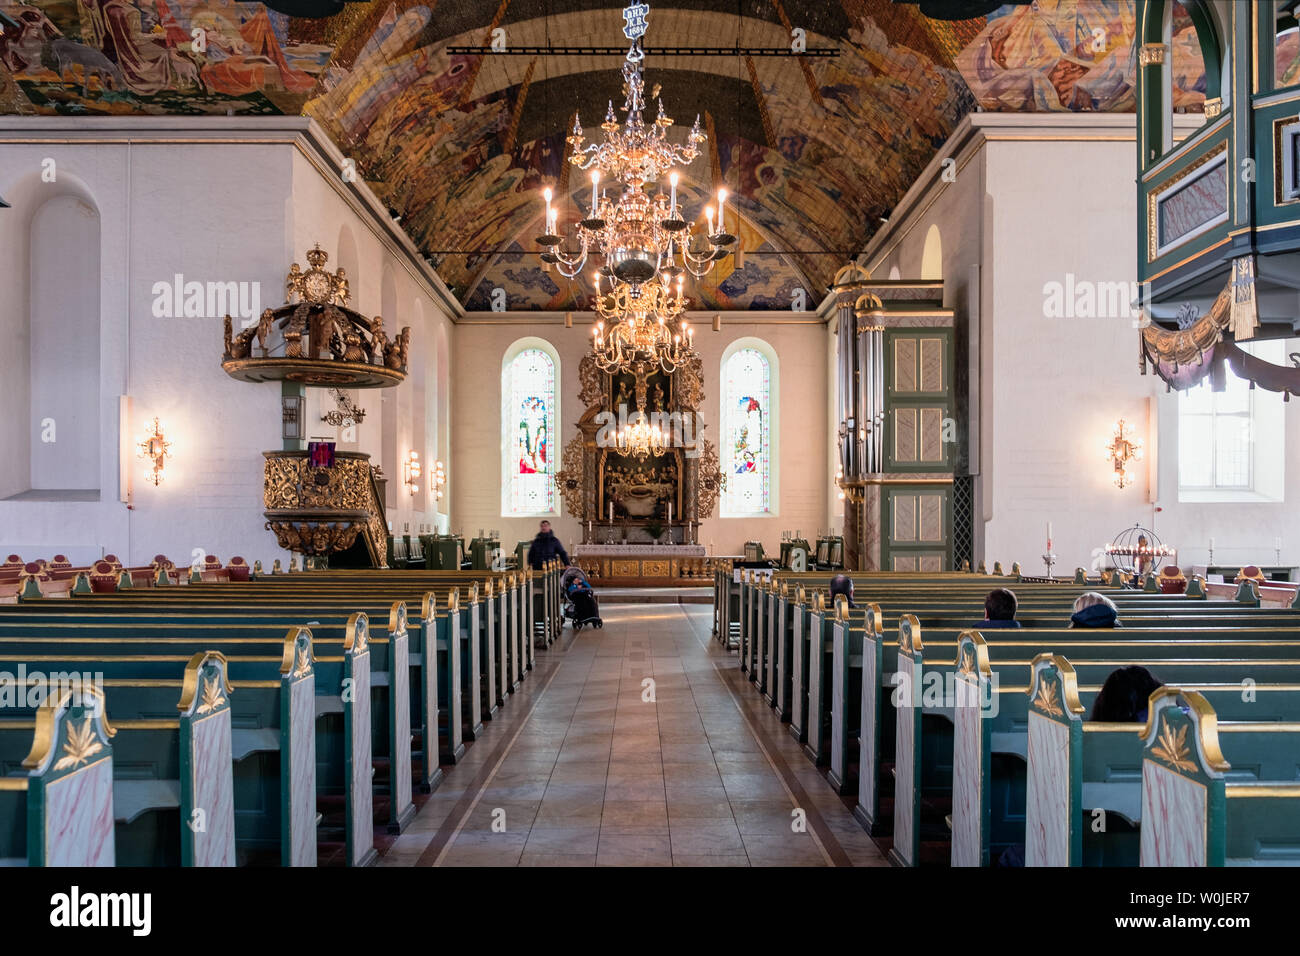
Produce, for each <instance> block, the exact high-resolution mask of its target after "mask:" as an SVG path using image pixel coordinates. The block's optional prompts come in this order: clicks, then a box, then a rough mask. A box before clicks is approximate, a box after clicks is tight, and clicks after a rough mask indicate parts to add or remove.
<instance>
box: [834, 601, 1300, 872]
mask: <svg viewBox="0 0 1300 956" xmlns="http://www.w3.org/2000/svg"><path fill="white" fill-rule="evenodd" d="M988 633H989V634H990V635H992V634H993V633H994V632H992V631H990V632H988ZM1014 633H1017V632H1010V631H1003V632H1001V634H1000V635H999V636H1004V635H1006V634H1014ZM1022 633H1023V632H1022ZM1044 633H1045V632H1038V633H1037V634H1035V632H1029V634H1030V635H1035V639H1034V640H1033V641H1032V642H1031V643H1030V646H1029V651H1030V652H1031V653H1032V654H1033V656H1029V657H1027V656H1026V650H1025V644H1024V642H1023V641H1015V642H1006V643H998V642H993V641H989V640H987V639H985V643H984V645H983V648H984V650H983V653H984V655H985V660H987V664H988V667H989V675H988V680H989V684H988V685H981V687H980V692H981V693H983V694H984V695H985V696H984V697H983V698H982V699H981V701H980V705H979V706H977V707H975V708H974V712H975V713H976V714H977V715H978V717H979V718H980V721H979V725H978V726H977V727H976V728H975V729H974V730H972V729H971V726H970V724H971V720H970V713H962V711H968V712H969V711H971V710H972V708H970V707H969V706H968V707H962V708H958V707H956V706H955V700H956V695H957V676H958V675H959V674H961V673H962V672H963V670H965V669H968V668H969V667H971V666H972V661H973V660H974V661H979V660H980V657H979V655H978V654H977V655H976V656H975V657H974V658H972V655H971V647H970V646H969V645H961V646H960V650H959V651H958V653H956V654H953V653H951V652H950V651H949V650H948V647H949V646H950V645H945V646H944V649H943V650H940V651H938V652H937V653H936V652H935V651H936V649H935V647H933V646H932V645H929V644H925V645H923V644H922V641H921V627H920V624H919V622H917V621H916V620H915V619H914V618H912V619H908V618H905V619H904V621H903V623H902V624H900V627H899V639H898V664H897V671H896V676H895V677H894V678H893V679H892V680H891V683H896V684H897V686H896V687H894V688H893V689H892V690H891V695H890V697H891V700H890V703H891V704H892V705H893V707H894V709H895V711H896V713H895V718H896V738H895V747H894V753H893V758H894V772H893V780H894V788H895V789H894V800H893V822H894V834H895V836H894V851H893V853H894V854H895V859H896V861H897V862H900V863H902V864H904V865H915V864H916V863H917V862H919V853H920V843H921V825H922V820H921V809H922V798H923V795H928V796H929V797H930V798H931V799H935V798H938V799H943V798H945V797H947V796H949V795H954V794H957V793H960V794H961V795H962V800H963V801H968V802H969V801H974V803H975V805H976V806H977V807H978V812H979V813H980V815H981V818H987V817H988V816H990V815H991V816H992V818H993V819H992V820H991V822H990V823H989V831H988V832H990V833H992V832H994V831H996V830H998V828H999V825H1000V822H1001V821H1000V819H999V814H998V811H997V810H996V809H994V810H992V813H991V814H990V812H989V809H988V808H991V807H998V806H1001V807H1005V805H1006V803H1007V802H1008V800H1007V799H1006V790H1005V789H1000V788H999V787H998V786H997V783H998V781H997V779H996V777H997V774H996V773H994V774H993V775H992V779H989V780H988V781H987V782H988V783H989V786H988V787H985V786H983V785H982V782H981V780H980V779H979V778H975V779H966V778H963V779H962V780H960V781H958V779H957V777H956V771H955V770H954V761H955V760H956V757H955V754H956V753H957V752H959V751H963V750H964V751H965V752H967V753H969V752H970V751H971V750H972V749H973V750H974V752H976V753H979V754H981V762H982V761H983V757H982V754H983V753H984V752H988V753H989V754H991V755H997V754H1010V755H1013V756H1015V757H1018V758H1019V759H1020V760H1021V761H1023V760H1024V759H1025V757H1026V754H1027V751H1028V743H1027V740H1026V735H1025V726H1026V722H1027V718H1026V717H1025V710H1024V709H1023V708H1021V707H1018V706H1017V704H1019V703H1020V701H1019V700H1018V698H1019V697H1023V694H1024V689H1025V688H1028V687H1029V686H1030V684H1031V681H1030V679H1031V674H1032V668H1033V663H1034V660H1035V659H1037V657H1038V654H1039V653H1040V652H1041V649H1042V648H1044V647H1050V648H1054V649H1056V650H1057V651H1058V652H1060V653H1061V654H1063V655H1065V656H1066V657H1068V658H1069V659H1070V660H1071V661H1072V662H1073V663H1074V666H1075V670H1076V672H1077V673H1078V674H1080V675H1083V679H1086V681H1087V682H1088V683H1094V684H1096V685H1098V686H1100V684H1101V683H1103V682H1104V681H1105V678H1106V677H1107V676H1108V675H1109V674H1110V672H1111V671H1113V670H1114V669H1115V668H1116V667H1118V666H1123V665H1128V664H1140V665H1143V666H1149V667H1151V668H1152V669H1153V670H1155V672H1156V673H1157V674H1158V675H1159V676H1160V677H1162V678H1163V679H1165V680H1170V681H1177V682H1182V683H1205V682H1221V681H1225V680H1232V679H1239V678H1241V677H1245V676H1251V677H1253V678H1254V679H1255V680H1257V681H1261V682H1270V683H1284V682H1289V681H1300V656H1298V655H1297V651H1298V650H1300V641H1295V640H1286V639H1284V638H1272V639H1270V638H1268V637H1266V636H1264V632H1252V631H1249V630H1236V629H1222V628H1219V629H1214V633H1215V634H1216V636H1217V639H1213V640H1201V639H1199V638H1198V637H1196V636H1195V635H1196V633H1197V632H1195V631H1188V632H1181V631H1173V630H1167V631H1165V634H1166V635H1169V636H1167V637H1165V638H1162V637H1161V632H1160V631H1159V630H1156V629H1152V630H1144V631H1136V630H1134V631H1131V632H1130V635H1131V638H1132V639H1131V640H1130V641H1128V642H1124V641H1108V642H1105V644H1104V645H1103V644H1099V643H1098V642H1096V641H1093V640H1089V639H1088V638H1087V637H1083V638H1082V639H1080V635H1081V634H1086V633H1087V632H1080V631H1066V632H1058V634H1057V635H1056V636H1055V637H1054V638H1052V637H1049V639H1047V640H1041V639H1039V638H1041V637H1042V636H1043V634H1044ZM1094 633H1095V632H1094ZM973 634H974V632H966V635H970V636H973ZM1070 635H1073V636H1074V639H1073V640H1071V639H1070ZM1185 635H1191V636H1185ZM1231 635H1237V638H1236V639H1234V638H1233V637H1232V636H1231ZM964 637H965V635H964ZM873 643H875V642H874V641H870V640H868V641H867V642H866V645H867V648H868V652H866V653H864V661H865V660H867V658H868V653H869V649H870V646H871V644H873ZM994 680H996V682H997V683H996V685H994V684H993V681H994ZM932 691H933V694H932ZM1004 703H1005V705H1006V706H1005V708H1004ZM974 733H978V734H979V735H981V741H982V740H983V739H984V737H987V740H988V745H987V747H986V748H983V747H979V746H976V745H974V743H973V742H972V741H971V739H970V737H971V735H972V734H974ZM958 735H960V736H958ZM864 739H865V734H864ZM862 759H863V764H862V766H863V767H864V768H865V767H867V766H870V764H871V759H872V755H871V754H870V750H869V747H868V750H867V753H866V755H865V756H864V757H863V758H862ZM968 763H969V761H968ZM879 765H880V761H876V766H877V767H879ZM865 774H866V772H865V770H864V771H863V773H862V774H860V777H859V779H860V794H861V793H863V792H865V791H866V790H867V784H868V781H867V779H866V775H865ZM876 778H877V786H878V782H879V770H877V771H876ZM972 795H974V796H972ZM954 799H955V797H954ZM861 802H862V800H861V796H860V798H859V803H860V804H861ZM864 809H869V808H864ZM964 813H965V810H964V809H962V810H959V809H956V808H955V809H954V813H953V821H952V828H953V832H954V834H956V833H957V832H958V829H959V828H961V832H962V834H963V839H965V838H966V834H967V833H968V827H969V826H970V823H969V821H968V820H967V819H966V818H965V817H964V816H963V814H964ZM956 839H957V837H956V836H955V835H954V840H956ZM988 842H989V843H994V841H993V840H992V839H990V840H989V841H988ZM995 847H996V844H995V843H994V847H992V848H995ZM960 855H961V856H962V857H963V858H965V855H966V854H965V852H963V853H962V854H960Z"/></svg>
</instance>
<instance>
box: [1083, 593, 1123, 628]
mask: <svg viewBox="0 0 1300 956" xmlns="http://www.w3.org/2000/svg"><path fill="white" fill-rule="evenodd" d="M1123 626H1124V625H1123V624H1121V623H1120V622H1119V608H1118V607H1116V606H1115V602H1114V601H1112V600H1111V599H1110V598H1108V597H1106V595H1104V594H1098V593H1097V592H1096V591H1085V592H1084V593H1082V594H1080V595H1079V596H1078V597H1077V598H1076V599H1075V601H1074V613H1073V614H1071V615H1070V627H1094V628H1102V627H1123Z"/></svg>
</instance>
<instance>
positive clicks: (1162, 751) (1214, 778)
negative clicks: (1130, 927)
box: [1140, 686, 1231, 866]
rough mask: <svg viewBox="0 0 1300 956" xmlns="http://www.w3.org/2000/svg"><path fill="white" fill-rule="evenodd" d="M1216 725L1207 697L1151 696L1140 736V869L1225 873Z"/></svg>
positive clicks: (1172, 691) (1167, 692)
mask: <svg viewBox="0 0 1300 956" xmlns="http://www.w3.org/2000/svg"><path fill="white" fill-rule="evenodd" d="M1218 723H1219V719H1218V716H1217V715H1216V714H1215V712H1214V709H1213V708H1212V707H1211V706H1210V704H1209V702H1208V701H1207V700H1206V699H1205V697H1204V696H1202V695H1201V694H1199V693H1197V692H1196V691H1184V690H1182V689H1180V688H1177V687H1169V686H1166V687H1161V688H1159V689H1157V690H1156V691H1155V692H1154V693H1152V695H1151V698H1150V701H1149V704H1148V711H1147V724H1146V727H1145V728H1144V729H1143V732H1142V739H1143V754H1142V823H1143V825H1142V837H1141V850H1140V854H1141V857H1140V859H1141V863H1142V865H1143V866H1223V864H1224V857H1225V846H1224V833H1225V829H1226V828H1225V817H1226V808H1225V806H1224V803H1225V786H1224V783H1225V781H1224V774H1225V772H1226V771H1228V770H1229V769H1231V768H1230V765H1229V763H1228V762H1227V760H1225V759H1224V757H1223V751H1222V750H1221V749H1220V747H1219V729H1218Z"/></svg>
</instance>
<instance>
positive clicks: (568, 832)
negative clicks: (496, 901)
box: [378, 604, 887, 866]
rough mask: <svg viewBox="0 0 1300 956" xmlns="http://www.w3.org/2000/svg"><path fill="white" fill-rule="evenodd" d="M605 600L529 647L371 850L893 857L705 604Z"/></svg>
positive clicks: (704, 862) (484, 860)
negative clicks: (453, 755) (426, 789)
mask: <svg viewBox="0 0 1300 956" xmlns="http://www.w3.org/2000/svg"><path fill="white" fill-rule="evenodd" d="M601 610H602V614H603V616H604V619H605V627H604V629H603V630H598V631H595V630H589V629H588V630H584V631H582V632H581V633H580V634H577V635H574V634H573V632H572V630H571V629H570V628H568V627H566V628H565V630H564V633H563V636H562V637H561V639H560V640H559V641H558V642H557V643H556V644H555V645H554V646H553V647H552V648H551V649H550V650H547V651H538V653H537V669H536V670H535V671H534V672H533V673H532V674H530V675H529V676H528V679H527V680H525V681H524V682H523V684H522V685H521V687H520V693H519V694H516V695H514V696H512V697H511V698H510V699H509V700H508V702H507V704H506V706H505V707H504V708H502V709H501V710H500V711H499V712H498V714H497V717H496V718H495V719H494V720H492V721H490V722H488V723H486V724H485V725H484V733H483V735H482V738H481V739H480V740H478V741H477V742H476V743H474V744H472V745H471V746H470V747H469V749H468V752H467V753H466V756H465V759H464V760H463V761H462V762H461V763H460V764H458V765H457V766H455V767H452V768H449V767H444V768H443V769H444V771H445V772H446V775H447V776H446V779H445V780H444V782H443V784H442V786H441V787H439V788H438V790H437V791H436V792H435V793H434V794H433V795H432V796H431V797H430V798H428V801H427V802H426V803H425V804H424V806H423V807H422V808H421V810H420V812H419V814H418V816H417V817H416V819H415V820H414V822H413V823H412V824H411V826H410V827H409V828H408V829H407V831H406V833H404V834H403V835H402V836H400V837H397V838H395V839H392V841H391V843H390V844H389V846H388V847H387V848H386V849H385V850H383V851H382V852H383V855H382V856H381V858H380V861H379V864H378V865H380V866H412V865H417V866H516V865H525V866H546V865H573V866H591V865H597V864H598V865H610V866H710V865H712V866H749V865H753V866H855V865H856V866H883V865H887V863H886V861H885V860H884V858H883V857H882V856H881V854H880V853H879V851H878V850H877V849H876V847H875V845H874V844H873V843H872V842H871V840H870V839H869V838H868V837H867V835H866V834H865V833H864V832H863V830H862V828H861V827H860V826H859V825H858V824H857V822H856V821H854V820H853V817H852V814H851V813H850V811H849V809H848V808H847V807H846V806H845V803H844V801H843V800H841V799H840V798H839V797H838V796H837V795H836V794H835V793H834V792H833V791H832V790H831V788H830V785H829V784H827V783H826V781H825V780H824V779H823V777H822V775H821V774H820V773H818V772H817V771H816V770H814V768H813V767H812V765H811V763H810V762H809V761H808V759H807V758H806V757H805V756H804V755H803V753H802V752H801V750H800V748H799V745H798V744H796V743H795V741H794V739H793V738H791V737H790V735H789V734H788V733H787V732H786V728H785V725H783V724H781V723H780V722H779V721H778V720H777V719H776V717H775V716H774V715H773V713H772V711H771V709H770V708H768V707H766V706H763V705H762V704H761V700H760V698H759V695H757V694H755V693H754V692H753V691H752V689H750V687H749V685H747V684H744V683H743V682H742V678H741V675H740V673H739V671H738V670H737V668H736V656H735V654H731V655H727V654H726V653H725V652H723V651H722V650H721V648H720V647H719V646H718V645H717V644H716V643H714V642H713V641H712V640H711V639H710V636H709V631H710V628H711V626H712V615H711V609H710V608H709V607H700V606H698V605H663V604H659V605H626V604H625V605H618V604H605V605H604V606H603V607H602V608H601ZM797 809H798V810H803V811H804V814H802V815H797V814H795V812H794V811H795V810H797ZM799 817H802V818H803V819H805V820H806V825H804V826H803V827H801V828H800V830H801V832H796V831H795V821H796V819H797V818H799ZM494 824H495V826H494Z"/></svg>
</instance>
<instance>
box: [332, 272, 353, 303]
mask: <svg viewBox="0 0 1300 956" xmlns="http://www.w3.org/2000/svg"><path fill="white" fill-rule="evenodd" d="M334 278H335V279H337V280H338V281H337V282H336V283H335V285H334V299H335V301H336V302H337V303H338V304H339V305H347V304H348V299H349V298H350V296H351V293H350V292H348V277H347V273H346V272H344V271H343V267H342V266H339V270H338V271H337V272H335V273H334Z"/></svg>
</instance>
